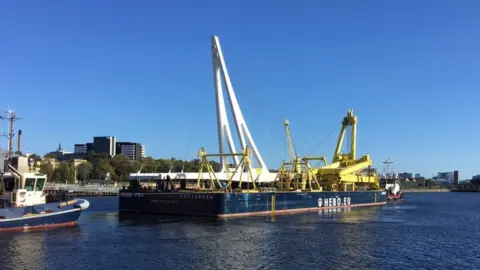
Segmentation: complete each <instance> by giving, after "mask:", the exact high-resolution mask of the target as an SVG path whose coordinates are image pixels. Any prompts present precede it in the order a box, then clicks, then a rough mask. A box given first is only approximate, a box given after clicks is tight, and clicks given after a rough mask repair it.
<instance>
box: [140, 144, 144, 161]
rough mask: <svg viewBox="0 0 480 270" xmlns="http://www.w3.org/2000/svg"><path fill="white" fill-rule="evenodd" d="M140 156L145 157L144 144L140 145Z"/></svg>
mask: <svg viewBox="0 0 480 270" xmlns="http://www.w3.org/2000/svg"><path fill="white" fill-rule="evenodd" d="M140 157H141V158H144V157H145V145H143V144H142V145H140Z"/></svg>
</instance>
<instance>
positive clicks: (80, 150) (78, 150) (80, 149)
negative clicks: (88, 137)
mask: <svg viewBox="0 0 480 270" xmlns="http://www.w3.org/2000/svg"><path fill="white" fill-rule="evenodd" d="M73 149H74V150H73V152H74V153H75V154H86V153H87V152H88V151H87V145H86V144H75V145H74V147H73Z"/></svg>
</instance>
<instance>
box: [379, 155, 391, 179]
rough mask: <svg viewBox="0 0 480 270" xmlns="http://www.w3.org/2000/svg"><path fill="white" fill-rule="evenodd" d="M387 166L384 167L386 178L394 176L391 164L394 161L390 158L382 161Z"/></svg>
mask: <svg viewBox="0 0 480 270" xmlns="http://www.w3.org/2000/svg"><path fill="white" fill-rule="evenodd" d="M382 163H383V164H384V165H385V167H384V168H383V173H384V174H385V178H390V177H392V178H393V177H394V176H393V173H392V168H391V165H392V164H393V163H394V162H393V161H392V160H391V159H390V158H387V160H385V161H383V162H382Z"/></svg>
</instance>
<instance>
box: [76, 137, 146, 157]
mask: <svg viewBox="0 0 480 270" xmlns="http://www.w3.org/2000/svg"><path fill="white" fill-rule="evenodd" d="M89 151H94V152H95V153H97V154H107V155H109V156H111V157H112V156H115V155H119V154H122V155H124V156H125V157H127V158H128V159H130V160H139V159H141V158H143V157H145V146H144V145H141V144H139V143H134V142H117V139H116V138H115V137H114V136H104V137H93V143H85V144H75V154H76V155H86V154H87V153H88V152H89Z"/></svg>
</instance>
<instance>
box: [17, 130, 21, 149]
mask: <svg viewBox="0 0 480 270" xmlns="http://www.w3.org/2000/svg"><path fill="white" fill-rule="evenodd" d="M17 148H18V150H17V151H18V152H19V153H21V152H22V130H21V129H19V130H18V146H17Z"/></svg>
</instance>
